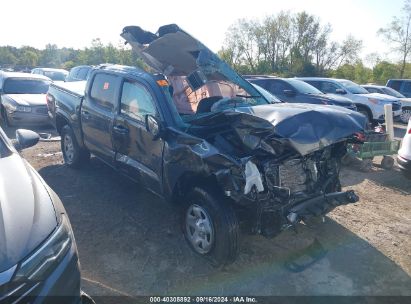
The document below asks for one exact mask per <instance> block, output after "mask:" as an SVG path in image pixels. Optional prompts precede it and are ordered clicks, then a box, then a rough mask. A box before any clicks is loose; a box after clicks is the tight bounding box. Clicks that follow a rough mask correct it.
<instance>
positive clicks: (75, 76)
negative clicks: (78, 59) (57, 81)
mask: <svg viewBox="0 0 411 304" xmlns="http://www.w3.org/2000/svg"><path fill="white" fill-rule="evenodd" d="M92 70H93V67H92V66H90V65H79V66H76V67H74V68H72V69H71V70H70V72H69V74H68V75H67V77H66V81H67V82H70V81H81V80H87V79H88V77H89V76H90V73H91V71H92Z"/></svg>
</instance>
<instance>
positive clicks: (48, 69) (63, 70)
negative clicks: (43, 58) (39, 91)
mask: <svg viewBox="0 0 411 304" xmlns="http://www.w3.org/2000/svg"><path fill="white" fill-rule="evenodd" d="M33 70H42V71H46V72H63V73H68V71H66V70H65V69H55V68H35V69H33Z"/></svg>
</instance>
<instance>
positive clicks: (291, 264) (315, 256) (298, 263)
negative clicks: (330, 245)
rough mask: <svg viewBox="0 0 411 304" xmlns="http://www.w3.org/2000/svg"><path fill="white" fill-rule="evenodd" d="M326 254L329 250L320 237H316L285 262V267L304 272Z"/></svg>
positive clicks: (289, 269)
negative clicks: (322, 243) (320, 240)
mask: <svg viewBox="0 0 411 304" xmlns="http://www.w3.org/2000/svg"><path fill="white" fill-rule="evenodd" d="M326 255H327V250H325V248H324V247H323V246H322V245H321V243H320V242H319V241H318V239H314V242H313V243H312V244H311V245H309V246H308V247H306V248H304V249H303V250H302V251H300V252H297V253H295V254H293V255H292V256H291V257H290V258H289V259H287V261H285V262H284V267H285V268H286V269H287V270H288V271H291V272H296V273H297V272H302V271H304V270H306V269H307V268H309V267H311V266H312V265H314V264H315V263H316V262H318V261H319V260H321V259H322V258H324V257H325V256H326Z"/></svg>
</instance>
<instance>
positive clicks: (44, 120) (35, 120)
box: [8, 112, 51, 126]
mask: <svg viewBox="0 0 411 304" xmlns="http://www.w3.org/2000/svg"><path fill="white" fill-rule="evenodd" d="M8 120H9V124H10V125H12V126H16V125H18V126H21V125H29V126H31V125H39V126H40V125H50V124H51V120H50V117H49V116H48V114H38V113H32V112H29V113H26V112H12V113H8Z"/></svg>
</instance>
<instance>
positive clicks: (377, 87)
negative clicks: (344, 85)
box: [361, 84, 386, 89]
mask: <svg viewBox="0 0 411 304" xmlns="http://www.w3.org/2000/svg"><path fill="white" fill-rule="evenodd" d="M361 86H362V87H367V88H376V89H382V88H386V86H383V85H378V84H362V85H361Z"/></svg>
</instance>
